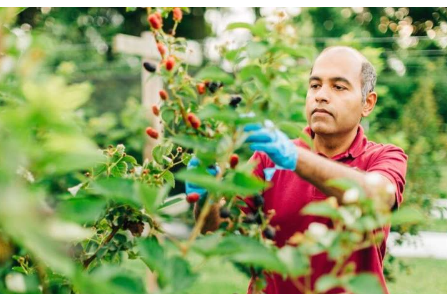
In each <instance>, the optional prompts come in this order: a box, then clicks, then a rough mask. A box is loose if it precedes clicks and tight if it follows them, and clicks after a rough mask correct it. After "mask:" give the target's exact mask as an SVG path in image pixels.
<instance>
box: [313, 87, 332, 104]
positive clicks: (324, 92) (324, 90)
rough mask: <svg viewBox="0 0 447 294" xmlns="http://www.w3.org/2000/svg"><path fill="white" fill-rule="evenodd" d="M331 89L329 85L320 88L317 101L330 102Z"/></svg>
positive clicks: (316, 96)
mask: <svg viewBox="0 0 447 294" xmlns="http://www.w3.org/2000/svg"><path fill="white" fill-rule="evenodd" d="M328 92H329V89H328V87H327V86H325V85H323V86H321V87H320V89H318V91H317V93H315V101H316V102H318V103H321V102H326V103H328V102H329V93H328Z"/></svg>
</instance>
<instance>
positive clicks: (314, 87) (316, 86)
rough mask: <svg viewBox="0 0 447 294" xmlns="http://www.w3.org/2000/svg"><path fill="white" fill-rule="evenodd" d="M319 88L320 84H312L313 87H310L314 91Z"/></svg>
mask: <svg viewBox="0 0 447 294" xmlns="http://www.w3.org/2000/svg"><path fill="white" fill-rule="evenodd" d="M319 86H320V85H318V84H311V85H310V87H311V88H312V89H317V88H318V87H319Z"/></svg>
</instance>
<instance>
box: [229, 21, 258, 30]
mask: <svg viewBox="0 0 447 294" xmlns="http://www.w3.org/2000/svg"><path fill="white" fill-rule="evenodd" d="M234 29H248V30H250V31H252V30H253V25H252V24H249V23H246V22H233V23H230V24H229V25H228V26H227V28H226V30H234Z"/></svg>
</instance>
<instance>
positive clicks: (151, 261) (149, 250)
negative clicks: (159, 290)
mask: <svg viewBox="0 0 447 294" xmlns="http://www.w3.org/2000/svg"><path fill="white" fill-rule="evenodd" d="M137 243H138V249H139V254H140V256H141V260H143V262H144V263H145V264H146V265H147V266H148V267H149V268H150V269H151V270H152V271H156V272H157V275H158V278H159V279H160V281H161V282H162V286H163V285H164V284H165V283H166V282H167V279H168V275H169V273H168V272H167V269H166V262H167V260H166V259H167V258H166V256H165V252H164V249H163V247H161V246H160V244H159V243H158V241H157V239H156V238H155V237H150V238H146V239H140V240H138V241H137Z"/></svg>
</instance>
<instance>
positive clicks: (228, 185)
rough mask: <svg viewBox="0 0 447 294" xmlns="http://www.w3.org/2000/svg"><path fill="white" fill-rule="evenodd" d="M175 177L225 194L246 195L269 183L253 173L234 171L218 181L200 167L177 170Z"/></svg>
mask: <svg viewBox="0 0 447 294" xmlns="http://www.w3.org/2000/svg"><path fill="white" fill-rule="evenodd" d="M176 177H177V179H179V180H181V181H187V182H191V183H193V184H196V185H198V186H200V187H203V188H204V189H206V190H208V191H209V192H218V193H223V194H227V195H239V196H246V195H250V194H253V193H257V192H259V191H260V190H261V189H264V188H267V187H268V185H269V184H268V183H266V182H264V181H262V180H260V179H258V178H256V177H255V176H253V175H247V174H244V173H241V172H235V174H233V175H232V176H229V177H227V178H225V180H224V181H220V180H218V179H216V178H215V177H214V176H212V175H210V174H209V173H208V171H207V170H206V169H205V168H202V167H198V168H195V169H193V170H186V169H184V170H182V171H180V172H178V173H177V174H176Z"/></svg>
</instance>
